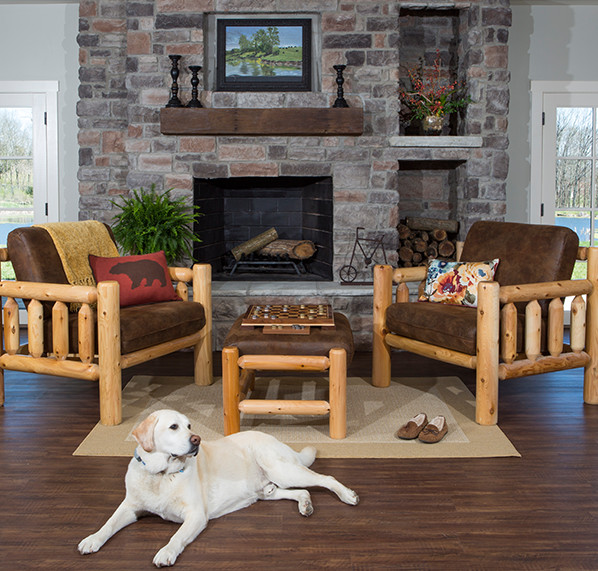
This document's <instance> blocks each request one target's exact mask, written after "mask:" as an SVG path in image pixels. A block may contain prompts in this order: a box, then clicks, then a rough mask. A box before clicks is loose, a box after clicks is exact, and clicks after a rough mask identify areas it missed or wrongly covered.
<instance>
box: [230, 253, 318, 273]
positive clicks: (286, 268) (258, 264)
mask: <svg viewBox="0 0 598 571" xmlns="http://www.w3.org/2000/svg"><path fill="white" fill-rule="evenodd" d="M224 270H225V271H227V272H229V275H231V276H232V275H233V274H234V273H235V272H236V271H237V270H238V271H249V272H252V273H266V272H280V271H283V272H289V273H291V274H293V273H294V274H297V275H298V276H302V275H304V274H305V273H307V270H306V269H305V266H304V265H303V261H302V260H292V259H291V258H289V257H288V256H275V257H271V256H268V257H266V256H259V255H257V254H255V253H251V254H249V255H242V256H241V258H240V259H239V260H234V261H232V262H230V263H229V264H227V265H226V266H225V268H224Z"/></svg>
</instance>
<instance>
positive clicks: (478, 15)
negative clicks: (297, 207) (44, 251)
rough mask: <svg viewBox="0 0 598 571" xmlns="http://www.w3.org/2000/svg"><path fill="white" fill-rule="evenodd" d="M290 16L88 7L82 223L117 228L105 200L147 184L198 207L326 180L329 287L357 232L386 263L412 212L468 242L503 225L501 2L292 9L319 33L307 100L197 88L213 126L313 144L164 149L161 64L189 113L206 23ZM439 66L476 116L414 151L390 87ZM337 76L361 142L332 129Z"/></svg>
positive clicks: (258, 142)
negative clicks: (446, 225) (293, 123)
mask: <svg viewBox="0 0 598 571" xmlns="http://www.w3.org/2000/svg"><path fill="white" fill-rule="evenodd" d="M297 6H298V4H297V2H289V1H288V0H263V1H260V2H257V1H254V0H194V1H191V0H125V1H123V2H115V1H114V0H81V3H80V20H79V36H78V41H79V45H80V73H79V77H80V90H79V102H78V108H77V111H78V115H79V128H80V130H79V145H80V151H79V164H80V169H79V193H80V206H79V207H80V217H81V218H82V219H88V218H95V219H99V220H104V221H106V222H110V221H111V220H112V217H113V210H112V209H113V207H112V200H114V199H115V198H117V197H118V196H119V195H124V194H127V193H128V191H129V190H130V189H132V188H139V187H145V188H147V187H149V186H150V185H152V184H155V185H156V187H157V188H158V189H168V188H172V189H174V190H173V192H174V193H176V194H177V195H180V196H184V197H186V198H187V199H188V201H189V203H190V204H191V203H192V202H193V199H194V198H193V195H194V189H195V186H196V180H203V181H206V180H207V181H214V180H220V181H222V180H226V179H240V178H243V177H247V178H255V177H264V178H278V177H291V178H295V177H297V178H304V177H307V178H320V179H321V178H328V179H330V180H331V184H332V188H331V192H332V203H331V208H332V219H333V226H332V236H331V238H332V248H331V273H332V277H333V279H334V280H336V281H337V282H338V270H339V268H340V267H342V266H343V265H345V264H346V263H347V262H348V259H349V257H350V255H351V251H352V247H353V242H354V239H355V230H356V228H357V227H364V228H365V229H366V232H367V235H368V236H370V237H372V238H374V237H378V236H382V237H383V239H384V243H385V246H386V252H387V255H388V259H389V262H390V263H394V262H396V259H397V256H396V248H397V244H398V237H397V224H398V223H399V221H400V219H401V218H403V217H404V216H405V212H408V213H409V214H410V215H414V214H420V215H422V214H423V215H425V214H426V212H427V211H428V210H434V212H435V213H434V215H435V216H439V217H447V218H448V217H449V216H450V217H454V218H457V219H458V220H459V222H460V224H461V234H462V236H461V237H463V236H464V234H465V233H466V231H467V230H468V228H469V226H470V225H471V224H472V223H473V222H474V221H476V220H478V219H502V218H503V217H504V214H505V210H506V207H505V204H506V199H505V184H506V183H505V180H506V176H507V170H508V157H507V154H506V149H507V146H508V140H507V135H506V128H507V113H508V103H509V88H508V82H509V74H508V71H507V43H508V30H509V26H510V24H511V11H510V7H509V6H510V4H509V0H477V1H476V0H471V1H465V0H398V1H396V2H393V3H389V2H386V1H385V0H368V1H367V2H363V1H349V2H345V1H343V2H339V1H337V0H311V1H308V2H304V3H301V4H300V12H301V14H307V15H309V16H310V17H312V18H313V21H314V22H315V24H314V27H315V28H316V29H317V30H318V34H317V41H318V42H319V45H318V47H319V49H318V50H316V51H314V53H315V54H318V56H317V57H318V61H317V62H313V63H314V65H313V68H314V69H317V70H319V73H320V78H319V79H320V81H319V82H316V89H315V90H314V91H311V92H219V91H211V90H210V89H209V84H208V82H207V81H206V82H205V83H204V82H203V78H201V77H200V79H202V81H201V82H200V86H199V88H200V90H201V96H200V98H201V102H202V104H203V106H204V108H205V109H206V110H208V111H210V112H215V113H216V112H221V113H222V115H221V117H227V116H229V115H230V114H234V113H240V112H242V111H244V110H245V111H246V110H256V111H257V110H259V111H268V110H277V109H280V110H283V109H284V110H287V109H292V110H296V111H297V112H298V113H299V112H302V111H303V112H308V111H309V114H310V117H312V118H313V117H315V119H314V120H313V121H312V122H311V123H310V130H309V133H307V134H298V135H297V134H293V135H290V134H287V133H285V132H284V129H283V130H282V131H280V130H277V131H273V132H272V133H267V132H265V133H262V134H260V135H255V134H253V133H251V132H250V131H245V132H243V131H239V132H237V133H234V132H233V133H231V132H229V131H226V132H219V131H218V128H217V125H216V126H214V128H213V129H212V130H211V131H208V132H206V131H201V132H199V131H198V132H196V133H187V134H182V135H180V134H165V133H164V125H163V124H162V121H161V112H162V110H163V109H164V106H165V104H166V103H167V101H168V99H169V96H170V85H171V77H170V74H169V71H170V60H169V58H168V55H171V54H180V55H181V56H182V59H181V65H180V69H181V73H180V77H179V85H180V87H181V90H180V93H179V96H180V98H181V100H182V101H183V102H184V103H186V102H187V101H189V99H190V92H191V85H190V78H191V74H190V72H189V69H188V66H189V65H201V66H204V72H205V71H206V67H207V65H206V64H207V63H209V62H206V61H205V60H206V54H207V53H208V52H209V49H208V46H206V45H205V41H206V38H207V37H208V30H207V22H208V19H209V18H208V17H209V16H210V15H213V14H239V15H246V16H249V15H260V14H267V15H277V14H280V15H287V16H288V15H289V14H298V13H299V10H298V8H297ZM437 53H440V54H441V56H442V59H443V62H444V63H446V66H447V67H448V69H449V70H450V73H451V74H452V76H451V77H456V78H459V79H462V80H464V81H465V82H466V83H467V87H468V92H469V93H470V95H471V97H472V100H473V103H471V104H470V105H469V106H468V108H467V111H466V113H465V114H464V115H463V116H462V117H459V118H458V120H457V118H455V120H454V121H453V122H452V124H451V125H450V126H449V127H448V128H447V132H446V133H444V135H446V136H442V137H436V138H434V137H418V136H411V132H410V131H408V130H406V129H405V128H404V126H403V125H402V124H401V122H400V121H399V116H398V112H399V101H398V98H397V88H398V82H399V80H400V79H401V78H402V77H405V73H406V69H407V68H410V67H412V66H413V65H414V64H416V63H417V61H418V60H419V59H420V58H423V59H424V60H425V61H428V62H429V61H431V58H433V57H435V54H437ZM335 64H345V65H346V66H347V67H346V69H345V72H344V76H345V83H344V91H345V99H346V100H347V101H348V103H349V105H350V108H351V109H352V110H354V111H359V112H360V113H361V112H362V113H363V118H362V120H361V124H360V127H361V128H360V132H359V133H351V134H343V131H342V129H340V130H339V129H336V130H335V129H332V130H330V129H329V127H330V126H332V127H339V125H342V124H343V121H344V120H343V119H342V115H338V116H336V115H334V116H332V115H331V111H333V110H331V109H330V108H331V106H332V103H333V102H334V100H335V98H336V90H337V84H336V73H335V71H334V70H333V68H332V66H333V65H335ZM206 77H207V76H206ZM314 110H315V111H314ZM318 110H320V116H318V115H317V112H318ZM189 111H190V112H191V111H193V110H191V109H190V110H189ZM314 112H315V113H316V115H315V116H314V115H313V113H314ZM337 117H338V119H337ZM189 123H190V122H189ZM312 123H313V124H312ZM314 125H315V127H314ZM318 127H319V130H318ZM430 139H434V140H433V141H431V140H430ZM437 167H438V168H437ZM418 193H421V196H418ZM205 218H206V217H204V219H205ZM368 295H370V296H371V292H370V293H369V294H368ZM368 311H369V310H368ZM365 322H366V318H365V317H364V323H365ZM352 323H353V322H352Z"/></svg>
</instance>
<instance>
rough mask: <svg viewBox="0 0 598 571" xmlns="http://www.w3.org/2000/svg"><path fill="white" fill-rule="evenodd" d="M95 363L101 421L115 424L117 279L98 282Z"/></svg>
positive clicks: (118, 402)
mask: <svg viewBox="0 0 598 571" xmlns="http://www.w3.org/2000/svg"><path fill="white" fill-rule="evenodd" d="M98 365H99V371H100V380H99V385H100V422H101V423H102V424H104V425H106V426H115V425H117V424H120V423H121V421H122V372H121V368H120V302H119V287H118V282H113V281H108V282H100V283H99V284H98Z"/></svg>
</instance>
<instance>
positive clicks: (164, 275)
mask: <svg viewBox="0 0 598 571" xmlns="http://www.w3.org/2000/svg"><path fill="white" fill-rule="evenodd" d="M89 265H90V266H91V271H92V272H93V277H94V278H95V280H96V282H103V281H109V280H113V281H117V282H118V283H119V285H120V305H121V307H126V306H127V305H141V304H143V303H156V302H158V301H175V300H180V298H179V297H178V296H177V295H176V293H175V292H174V288H173V287H172V281H171V279H170V276H169V275H168V265H167V263H166V256H165V255H164V251H163V250H160V251H159V252H155V253H153V254H144V255H140V256H123V257H121V258H102V257H100V256H94V255H93V254H90V255H89Z"/></svg>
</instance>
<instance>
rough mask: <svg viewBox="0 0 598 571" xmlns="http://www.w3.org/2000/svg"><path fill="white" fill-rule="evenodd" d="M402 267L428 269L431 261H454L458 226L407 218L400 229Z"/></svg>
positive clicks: (400, 261)
mask: <svg viewBox="0 0 598 571" xmlns="http://www.w3.org/2000/svg"><path fill="white" fill-rule="evenodd" d="M397 229H398V231H399V249H398V253H399V267H403V268H411V267H414V266H425V265H426V263H427V261H428V260H432V259H435V258H438V259H441V260H454V259H455V252H456V244H457V234H458V233H459V222H457V221H456V220H441V219H439V218H418V217H407V218H405V219H404V220H403V221H402V222H401V223H400V224H399V225H398V226H397Z"/></svg>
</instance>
